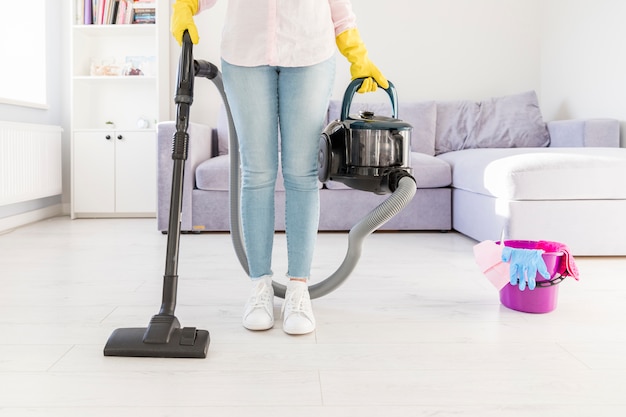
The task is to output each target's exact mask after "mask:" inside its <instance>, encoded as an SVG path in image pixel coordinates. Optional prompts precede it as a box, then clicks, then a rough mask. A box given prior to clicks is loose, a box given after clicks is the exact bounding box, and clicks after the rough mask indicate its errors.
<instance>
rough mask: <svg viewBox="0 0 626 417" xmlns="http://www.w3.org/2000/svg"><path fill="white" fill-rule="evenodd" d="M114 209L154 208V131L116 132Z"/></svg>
mask: <svg viewBox="0 0 626 417" xmlns="http://www.w3.org/2000/svg"><path fill="white" fill-rule="evenodd" d="M115 145H116V163H115V167H116V173H115V195H116V198H115V201H116V204H115V210H116V211H117V212H119V213H145V214H148V213H154V212H156V183H157V178H156V158H157V152H156V133H155V132H154V131H152V130H150V131H146V132H136V131H129V132H123V131H120V132H116V136H115Z"/></svg>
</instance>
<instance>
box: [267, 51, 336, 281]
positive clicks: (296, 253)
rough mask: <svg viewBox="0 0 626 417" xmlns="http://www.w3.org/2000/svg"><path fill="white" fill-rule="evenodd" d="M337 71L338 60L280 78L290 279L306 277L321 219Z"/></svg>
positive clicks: (292, 70)
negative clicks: (324, 136) (324, 155)
mask: <svg viewBox="0 0 626 417" xmlns="http://www.w3.org/2000/svg"><path fill="white" fill-rule="evenodd" d="M334 74H335V62H334V59H330V60H328V61H325V62H322V63H321V64H317V65H313V66H310V67H298V68H282V69H281V71H280V75H279V78H278V98H279V121H280V133H281V163H282V170H283V179H284V183H285V192H286V196H285V200H286V202H285V205H286V207H285V229H286V235H287V249H288V271H287V275H288V277H290V278H303V279H305V280H306V279H308V277H309V275H310V271H311V262H312V259H313V251H314V247H315V239H316V236H317V228H318V221H319V184H318V179H317V158H318V152H319V138H320V134H321V132H322V130H323V129H324V121H325V118H326V112H327V109H328V100H329V98H330V94H331V90H332V86H333V81H334Z"/></svg>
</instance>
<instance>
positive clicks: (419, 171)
mask: <svg viewBox="0 0 626 417" xmlns="http://www.w3.org/2000/svg"><path fill="white" fill-rule="evenodd" d="M411 167H412V168H413V177H414V178H415V182H416V184H417V188H441V187H448V186H450V184H451V183H452V173H451V170H450V165H449V164H448V163H446V162H445V161H443V160H441V159H438V158H435V157H433V156H430V155H424V154H423V153H420V152H411ZM326 188H328V189H330V190H340V189H346V188H350V187H348V186H347V185H345V184H343V183H341V182H336V181H328V182H327V183H326Z"/></svg>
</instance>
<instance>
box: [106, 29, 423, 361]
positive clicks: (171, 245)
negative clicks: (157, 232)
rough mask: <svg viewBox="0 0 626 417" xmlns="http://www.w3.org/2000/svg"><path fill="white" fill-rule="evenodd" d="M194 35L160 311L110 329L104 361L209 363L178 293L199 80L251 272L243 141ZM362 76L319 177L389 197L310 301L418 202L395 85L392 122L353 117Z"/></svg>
mask: <svg viewBox="0 0 626 417" xmlns="http://www.w3.org/2000/svg"><path fill="white" fill-rule="evenodd" d="M192 48H193V44H192V42H191V38H190V37H189V33H188V32H185V33H184V34H183V45H182V53H181V57H180V62H179V67H178V82H177V90H176V95H175V98H174V101H175V103H176V105H177V111H176V113H177V114H176V132H175V133H174V137H173V144H172V159H173V161H174V164H173V173H172V191H171V200H170V212H169V224H168V234H167V236H168V238H167V253H166V265H165V274H164V276H163V296H162V304H161V308H160V310H159V313H158V314H156V315H154V316H153V317H152V319H151V320H150V323H149V325H148V327H145V328H141V327H140V328H120V329H116V330H115V331H113V333H112V334H111V336H110V337H109V339H108V341H107V343H106V345H105V348H104V355H105V356H126V357H139V356H141V357H167V358H206V355H207V351H208V346H209V342H210V337H209V332H208V331H206V330H200V329H196V328H195V327H183V328H181V327H180V323H179V321H178V319H177V318H176V316H175V311H174V310H175V307H176V293H177V288H178V251H179V243H180V233H181V232H180V230H181V226H180V220H181V208H182V189H183V179H184V165H185V161H186V160H187V155H188V146H189V135H188V133H187V129H188V126H189V110H190V107H191V104H192V103H193V85H194V77H204V78H207V79H209V80H211V81H212V82H213V83H214V84H215V86H216V87H217V89H218V91H219V93H220V95H221V97H222V100H223V102H224V107H225V109H226V114H227V117H228V122H229V123H228V124H229V146H230V152H229V155H230V229H231V239H232V243H233V247H234V249H235V253H236V255H237V258H238V260H239V263H240V264H241V266H242V268H243V269H244V270H245V272H246V273H248V272H249V269H248V261H247V256H246V252H245V248H244V244H243V232H242V228H241V215H240V212H241V210H240V204H239V201H240V197H241V187H240V181H241V178H240V172H239V142H238V139H237V132H236V130H235V127H234V123H233V118H232V114H231V112H230V107H229V105H228V100H227V97H226V94H225V92H224V85H223V82H222V77H221V73H220V71H219V70H218V68H217V67H216V66H215V65H213V64H211V63H209V62H207V61H203V60H194V59H193V52H192ZM362 82H363V79H357V80H354V81H352V83H350V85H349V86H348V88H347V90H346V92H345V94H344V99H343V103H342V111H341V120H336V121H333V122H331V123H330V124H329V125H328V126H327V127H326V129H324V131H323V132H322V134H321V137H320V141H319V156H318V178H319V179H320V181H322V182H327V181H340V182H343V183H344V184H346V185H348V186H350V187H352V188H355V189H358V190H363V191H369V192H374V193H377V194H391V195H390V196H389V197H388V198H387V199H386V200H384V201H383V202H382V203H381V204H379V205H378V206H377V207H376V208H374V209H373V210H372V211H371V212H370V213H368V215H366V216H365V217H364V218H363V219H362V220H361V221H359V222H358V223H357V224H356V225H355V226H354V227H353V228H352V229H351V230H350V232H349V234H348V250H347V253H346V256H345V258H344V260H343V262H342V264H341V265H340V266H339V268H338V269H337V270H336V271H335V272H334V273H333V274H331V275H330V276H329V277H327V278H326V279H324V280H323V281H321V282H319V283H317V284H314V285H311V286H310V287H309V293H310V296H311V298H318V297H321V296H323V295H326V294H328V293H330V292H332V291H333V290H335V289H336V288H337V287H339V286H340V285H341V284H342V283H343V282H344V281H345V279H346V278H347V277H348V276H349V275H350V273H351V272H352V271H353V270H354V268H355V266H356V264H357V262H358V260H359V258H360V255H361V250H362V246H363V241H364V239H365V238H366V237H367V236H368V235H369V234H371V233H372V232H374V231H375V230H377V229H378V228H379V227H380V226H382V225H383V224H385V223H386V222H387V221H388V220H389V219H391V218H392V217H393V216H395V215H396V214H397V213H399V212H400V211H401V210H402V209H403V208H404V207H406V205H408V204H409V203H410V202H411V200H412V199H413V197H414V195H415V192H416V183H415V179H414V178H413V176H412V175H411V171H412V170H411V168H410V163H409V157H410V143H411V131H412V126H411V125H409V124H408V123H405V122H403V121H401V120H399V119H398V118H397V95H396V90H395V87H394V86H393V84H392V83H391V82H390V83H389V88H387V89H386V90H385V91H386V92H387V94H388V95H389V98H390V99H391V103H392V117H383V116H377V115H375V114H374V113H372V112H361V113H360V114H359V115H358V116H349V115H348V112H349V110H350V106H351V103H352V99H353V97H354V94H355V92H356V91H357V90H358V88H359V87H360V85H361V84H362ZM272 285H273V287H274V293H275V295H276V296H278V297H281V298H284V297H285V291H286V286H285V285H283V284H279V283H277V282H273V283H272Z"/></svg>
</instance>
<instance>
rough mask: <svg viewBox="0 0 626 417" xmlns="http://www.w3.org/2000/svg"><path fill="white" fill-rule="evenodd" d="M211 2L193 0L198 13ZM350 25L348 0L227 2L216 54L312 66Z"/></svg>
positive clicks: (235, 60)
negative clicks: (220, 41) (220, 39)
mask: <svg viewBox="0 0 626 417" xmlns="http://www.w3.org/2000/svg"><path fill="white" fill-rule="evenodd" d="M216 2H217V0H198V4H199V11H202V10H206V9H208V8H211V7H213V6H214V5H215V3H216ZM353 27H356V17H355V16H354V13H353V12H352V4H351V2H350V0H229V1H228V9H227V12H226V22H225V24H224V29H223V33H222V47H221V48H222V50H221V54H222V58H223V59H224V60H225V61H226V62H228V63H230V64H233V65H240V66H246V67H253V66H259V65H271V66H281V67H302V66H308V65H314V64H318V63H320V62H323V61H325V60H327V59H329V58H330V57H332V56H333V54H334V53H335V51H336V46H335V37H336V36H337V35H338V34H340V33H341V32H343V31H345V30H347V29H351V28H353ZM201 36H202V33H201Z"/></svg>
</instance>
